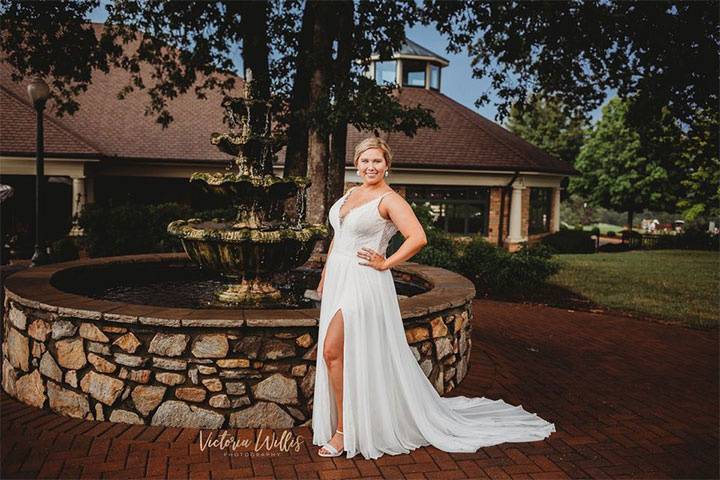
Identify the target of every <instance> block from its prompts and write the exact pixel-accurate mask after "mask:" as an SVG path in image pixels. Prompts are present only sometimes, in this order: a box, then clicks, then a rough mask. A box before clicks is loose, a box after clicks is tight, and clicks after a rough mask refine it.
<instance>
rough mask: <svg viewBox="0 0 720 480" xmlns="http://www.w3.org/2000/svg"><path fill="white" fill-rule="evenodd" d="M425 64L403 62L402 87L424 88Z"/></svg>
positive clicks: (413, 61)
mask: <svg viewBox="0 0 720 480" xmlns="http://www.w3.org/2000/svg"><path fill="white" fill-rule="evenodd" d="M426 65H427V62H422V61H418V60H403V64H402V66H403V69H402V70H403V87H423V88H424V87H425V66H426Z"/></svg>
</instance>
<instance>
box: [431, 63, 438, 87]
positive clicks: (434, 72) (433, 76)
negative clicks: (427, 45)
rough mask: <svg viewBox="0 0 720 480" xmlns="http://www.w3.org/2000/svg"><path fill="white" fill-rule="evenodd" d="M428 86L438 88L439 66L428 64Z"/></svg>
mask: <svg viewBox="0 0 720 480" xmlns="http://www.w3.org/2000/svg"><path fill="white" fill-rule="evenodd" d="M430 88H432V89H433V90H440V67H438V66H437V65H430Z"/></svg>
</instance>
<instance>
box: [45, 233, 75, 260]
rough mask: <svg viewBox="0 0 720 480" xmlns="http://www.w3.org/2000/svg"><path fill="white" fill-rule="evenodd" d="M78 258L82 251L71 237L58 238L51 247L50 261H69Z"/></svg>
mask: <svg viewBox="0 0 720 480" xmlns="http://www.w3.org/2000/svg"><path fill="white" fill-rule="evenodd" d="M78 258H80V251H79V249H78V247H77V245H76V244H75V241H74V240H72V239H70V238H61V239H60V240H56V241H54V242H53V243H52V245H51V247H50V262H52V263H60V262H69V261H71V260H77V259H78Z"/></svg>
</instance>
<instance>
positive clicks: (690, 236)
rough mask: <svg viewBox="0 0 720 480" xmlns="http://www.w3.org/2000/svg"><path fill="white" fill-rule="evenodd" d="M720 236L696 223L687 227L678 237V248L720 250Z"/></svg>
mask: <svg viewBox="0 0 720 480" xmlns="http://www.w3.org/2000/svg"><path fill="white" fill-rule="evenodd" d="M719 239H720V237H719V236H718V235H713V234H711V233H710V232H708V231H706V230H704V229H703V228H702V227H698V226H695V225H692V226H690V227H689V228H686V229H685V231H684V232H683V233H681V234H679V235H677V237H676V242H675V246H676V248H681V249H686V250H716V251H717V250H718V249H720V242H719V241H718V240H719Z"/></svg>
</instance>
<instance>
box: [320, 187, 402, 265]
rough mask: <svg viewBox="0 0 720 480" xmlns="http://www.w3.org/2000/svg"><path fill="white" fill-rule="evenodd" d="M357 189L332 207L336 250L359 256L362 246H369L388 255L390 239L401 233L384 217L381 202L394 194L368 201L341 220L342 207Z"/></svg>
mask: <svg viewBox="0 0 720 480" xmlns="http://www.w3.org/2000/svg"><path fill="white" fill-rule="evenodd" d="M355 188H357V187H353V188H351V189H350V190H348V192H347V193H346V194H345V195H343V196H342V197H341V198H340V199H339V200H338V201H337V202H335V203H334V204H333V206H332V207H330V212H329V213H328V215H329V220H330V225H331V226H332V228H333V231H334V234H335V237H334V243H333V251H335V250H336V249H337V251H339V252H344V253H349V254H352V255H355V253H356V252H357V251H358V250H360V248H362V247H369V248H372V249H373V250H375V251H376V252H378V253H380V254H381V255H385V252H386V250H387V246H388V243H389V242H390V239H391V238H392V237H393V235H395V233H397V231H398V229H397V227H396V226H395V224H394V223H393V222H392V221H390V220H386V219H385V218H383V217H382V215H380V211H379V210H378V206H379V204H380V200H381V199H382V198H383V197H385V196H387V195H388V194H390V193H392V192H386V193H384V194H382V195H379V196H378V197H377V198H374V199H372V200H370V201H368V202H365V203H362V204H360V205H357V206H355V207H353V208H352V209H351V210H348V211H346V212H345V216H344V217H342V218H341V217H340V208H341V207H342V206H343V205H344V204H345V202H346V201H347V199H348V197H349V196H350V194H351V193H352V191H353V190H355Z"/></svg>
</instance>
